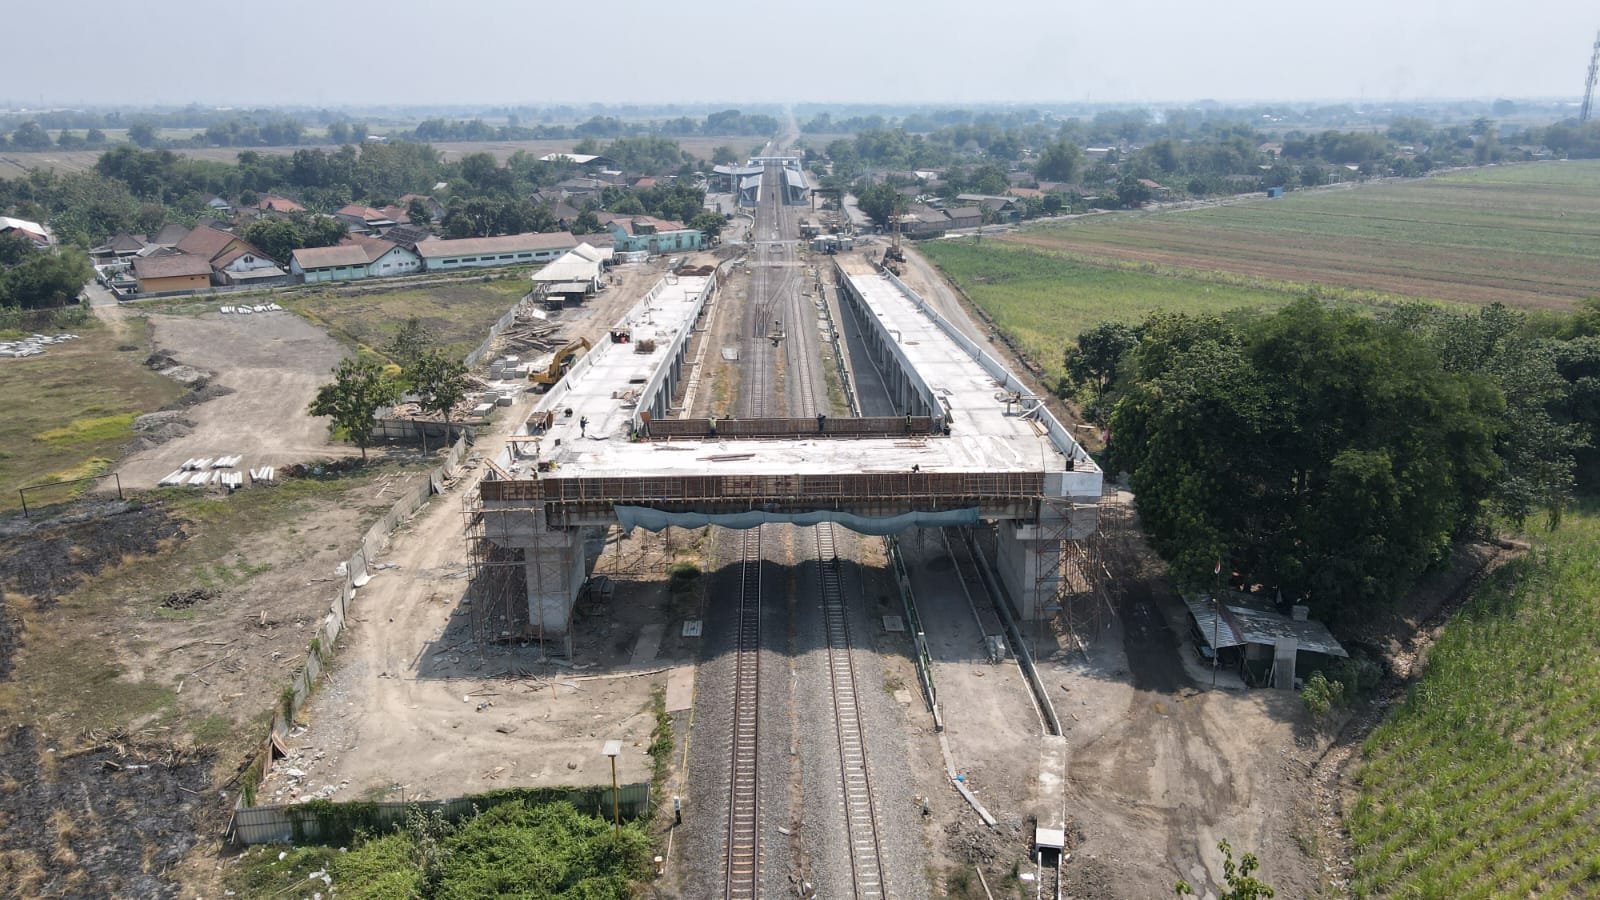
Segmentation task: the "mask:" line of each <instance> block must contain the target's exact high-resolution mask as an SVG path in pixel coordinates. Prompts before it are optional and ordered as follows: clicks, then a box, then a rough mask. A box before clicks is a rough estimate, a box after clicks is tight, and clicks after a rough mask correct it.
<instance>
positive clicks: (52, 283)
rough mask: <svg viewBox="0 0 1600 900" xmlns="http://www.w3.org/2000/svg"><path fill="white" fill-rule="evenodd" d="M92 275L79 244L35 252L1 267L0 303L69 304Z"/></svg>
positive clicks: (24, 305)
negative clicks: (14, 262)
mask: <svg viewBox="0 0 1600 900" xmlns="http://www.w3.org/2000/svg"><path fill="white" fill-rule="evenodd" d="M93 277H94V267H93V266H91V265H90V264H89V257H88V256H86V255H85V254H84V252H83V251H82V250H79V249H77V248H76V247H62V248H61V249H60V250H59V251H57V252H50V251H43V250H36V251H32V252H30V253H28V255H27V256H26V257H24V258H23V259H22V261H21V262H18V263H17V264H16V265H13V266H7V267H5V268H0V306H20V307H22V308H23V309H47V308H51V307H57V306H66V305H68V304H69V303H73V302H74V301H76V300H77V298H78V293H79V292H80V291H82V290H83V286H84V285H85V284H88V283H89V279H91V278H93Z"/></svg>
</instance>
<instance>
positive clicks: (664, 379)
mask: <svg viewBox="0 0 1600 900" xmlns="http://www.w3.org/2000/svg"><path fill="white" fill-rule="evenodd" d="M836 276H837V281H838V289H839V294H840V299H841V306H842V307H843V308H845V309H847V310H850V311H851V312H853V313H854V314H855V315H856V317H857V319H858V321H860V323H861V324H862V332H863V334H864V335H865V337H866V343H867V345H868V347H869V352H870V353H871V354H872V355H873V356H874V358H875V359H874V362H875V363H876V364H877V365H878V367H879V368H880V370H881V371H882V372H883V376H884V379H885V384H886V385H887V386H888V387H889V390H890V393H891V396H892V397H894V399H895V401H896V403H897V404H898V405H899V407H900V409H901V411H902V413H903V416H901V417H897V418H883V419H880V420H873V422H881V423H882V424H881V426H880V425H877V424H869V423H868V422H867V420H859V423H858V424H860V426H861V427H859V428H845V429H840V428H835V429H832V430H831V432H830V429H828V428H827V427H826V423H823V427H821V428H820V429H819V430H818V432H816V433H810V434H796V433H786V434H776V435H773V436H767V437H751V436H748V435H741V436H739V437H732V436H722V435H717V436H713V435H711V434H709V433H703V434H700V435H698V436H696V435H694V434H689V435H687V436H685V435H684V434H683V429H680V428H663V429H661V430H662V431H664V432H668V431H670V432H673V434H672V436H671V437H670V439H663V438H657V437H653V436H652V434H651V428H650V426H651V423H652V422H655V421H658V420H663V419H665V418H666V417H667V416H668V415H669V414H670V413H671V411H672V398H673V395H674V391H675V390H676V388H677V385H678V382H679V379H680V378H681V377H682V370H683V366H684V362H685V358H686V355H687V348H688V344H689V339H690V337H691V335H692V334H693V331H694V328H695V325H696V323H697V322H698V321H699V320H700V318H701V316H702V314H703V313H704V311H705V309H706V306H707V304H708V303H711V302H714V297H715V294H716V290H717V276H704V277H682V278H668V279H664V280H663V281H662V282H661V283H660V284H658V285H657V286H656V287H655V288H654V289H652V290H651V291H650V293H649V294H648V295H647V296H646V297H645V298H644V299H643V300H641V301H640V303H639V304H638V305H636V306H635V307H634V308H633V309H632V310H631V311H630V312H629V313H628V315H627V316H626V317H625V319H624V320H623V321H622V322H619V323H618V325H617V327H616V329H615V330H614V334H615V335H616V337H617V340H616V341H614V342H607V341H602V342H601V344H600V345H599V346H597V347H595V348H593V349H591V350H590V351H589V353H588V354H587V355H586V356H584V357H583V358H582V359H580V360H579V361H578V362H577V363H576V364H575V365H574V366H573V367H572V369H571V370H570V371H569V372H568V373H567V375H566V376H565V377H564V378H563V379H562V381H561V382H559V383H558V384H557V385H555V386H554V387H553V388H552V389H551V391H550V392H549V393H548V394H547V395H546V396H545V397H543V398H542V399H541V400H540V402H539V403H538V404H536V405H535V407H534V411H533V413H532V414H531V416H530V418H529V420H528V423H527V424H526V425H525V426H524V428H523V429H522V431H521V434H519V435H518V436H517V437H515V438H513V439H512V441H511V442H510V443H509V444H508V445H507V448H506V450H505V451H504V452H503V453H501V454H500V456H499V457H498V458H497V459H496V460H495V463H496V468H497V471H495V472H491V474H490V476H489V477H487V478H485V480H484V481H483V482H482V483H481V484H480V486H479V495H478V498H477V507H476V508H477V513H476V515H475V516H469V528H472V529H475V530H476V532H477V538H476V539H478V540H486V541H489V542H491V543H493V544H494V545H496V546H498V547H502V548H516V549H520V550H522V551H523V557H524V559H525V560H526V567H527V570H526V575H527V578H526V581H527V584H528V597H529V607H530V620H532V621H534V622H536V623H539V624H540V625H541V627H543V628H544V629H546V631H547V632H548V631H550V630H554V631H556V632H560V631H562V630H564V629H565V627H566V621H567V615H568V612H569V611H570V608H571V604H572V601H573V599H574V598H575V597H576V596H577V593H578V591H579V589H580V588H581V585H582V582H583V578H584V574H585V573H584V571H583V559H582V557H583V553H582V544H583V535H582V532H583V530H584V529H585V528H592V527H598V526H603V525H607V524H610V523H614V522H617V521H621V522H623V523H624V524H625V525H628V526H630V527H631V526H633V525H637V524H643V525H645V527H660V526H661V525H662V524H685V525H700V524H706V523H707V522H712V523H719V524H727V525H731V526H733V527H750V525H751V524H755V523H756V522H758V521H772V520H774V519H773V518H772V517H774V516H776V517H777V520H783V518H784V517H785V516H796V517H798V516H815V515H816V514H818V513H824V514H837V515H838V518H837V521H841V522H843V523H845V524H847V525H849V526H850V527H856V528H858V529H861V530H879V529H884V528H893V527H903V525H904V524H905V523H907V522H910V521H916V520H917V518H916V517H918V516H922V517H925V518H926V519H927V523H928V524H935V523H939V522H945V519H941V518H939V517H940V516H945V517H950V516H956V515H958V514H959V515H960V516H965V518H964V519H963V521H965V522H967V523H970V522H972V521H975V520H976V519H977V518H979V517H981V518H987V519H993V520H1003V521H1005V522H1007V523H1009V524H1007V525H1005V526H1003V527H1002V528H1001V531H1000V557H1001V560H1000V561H1001V567H1002V575H1003V576H1004V577H1005V581H1006V583H1007V586H1008V588H1009V589H1010V590H1011V592H1012V595H1013V599H1014V601H1015V602H1016V603H1017V605H1018V606H1019V607H1020V608H1021V609H1023V610H1025V611H1031V609H1032V607H1033V606H1034V605H1035V603H1036V602H1040V598H1041V597H1042V596H1043V594H1044V593H1045V592H1050V591H1053V586H1052V584H1051V575H1050V573H1051V572H1053V571H1056V570H1057V569H1058V568H1059V562H1058V561H1059V557H1060V555H1061V546H1062V542H1063V541H1065V540H1068V539H1075V538H1082V537H1084V536H1087V534H1088V533H1089V532H1091V531H1092V530H1093V528H1094V515H1093V511H1094V509H1095V504H1096V503H1097V501H1098V499H1099V495H1100V490H1101V480H1102V476H1101V472H1100V469H1099V467H1098V466H1096V465H1095V463H1094V461H1093V460H1092V459H1091V458H1090V457H1089V456H1088V454H1087V453H1085V452H1084V451H1083V449H1082V448H1081V447H1079V446H1078V444H1077V443H1076V441H1074V440H1073V438H1072V436H1071V434H1070V432H1069V431H1068V430H1067V429H1066V428H1065V427H1064V426H1063V425H1062V424H1061V423H1060V422H1059V421H1057V420H1056V419H1055V418H1054V417H1053V416H1052V415H1051V414H1050V413H1049V411H1048V410H1047V409H1046V408H1045V407H1044V405H1043V403H1042V401H1041V400H1040V399H1039V398H1038V397H1036V396H1034V395H1033V394H1032V393H1031V392H1030V391H1029V390H1028V389H1027V387H1026V386H1025V385H1024V384H1023V383H1022V382H1021V381H1020V380H1019V379H1018V378H1017V377H1016V376H1015V375H1014V374H1012V373H1011V372H1009V371H1008V370H1006V369H1005V367H1004V366H1003V365H1001V364H1000V363H999V362H998V361H997V360H994V359H993V358H991V357H989V356H987V355H986V354H985V353H984V352H983V351H982V350H981V349H980V348H978V347H977V346H976V345H974V344H973V343H972V342H971V340H970V339H969V338H967V337H966V336H965V335H964V334H963V333H961V332H960V331H959V330H958V329H956V328H955V327H954V326H952V325H951V324H950V323H949V322H946V321H945V320H943V319H942V318H941V317H940V316H939V315H938V314H937V313H936V312H935V311H933V310H932V309H931V308H929V307H928V305H927V304H926V303H925V302H923V301H922V299H921V298H920V297H918V296H917V295H916V294H915V293H914V292H912V291H911V290H910V289H909V288H907V287H906V286H905V285H904V284H903V283H901V282H900V281H899V280H898V279H896V278H894V277H893V276H891V275H888V274H886V273H883V272H881V271H879V270H878V269H876V268H875V267H873V266H872V265H870V264H869V263H867V262H865V261H864V260H860V259H844V260H840V261H839V262H838V265H837V268H836ZM794 327H803V326H801V325H799V323H795V325H794ZM773 422H774V423H775V424H774V425H773V426H772V427H773V428H774V429H776V430H778V431H786V432H792V431H793V430H794V427H793V423H792V422H791V423H789V424H787V425H782V422H781V420H773ZM706 424H707V430H708V431H709V427H710V423H709V422H707V423H706ZM780 426H781V427H780ZM726 427H727V423H724V428H726ZM880 428H881V431H882V433H881V434H874V433H872V432H873V431H875V430H878V429H880ZM696 430H698V428H696ZM732 430H738V429H732ZM863 432H867V433H863ZM641 511H643V513H642V512H641ZM644 513H648V515H645V514H644ZM755 513H759V514H760V515H759V516H758V517H756V518H752V517H751V515H752V514H755ZM908 516H909V517H911V518H908ZM674 517H681V518H674ZM719 517H721V518H719ZM955 522H956V518H950V519H949V520H948V522H946V523H947V524H953V523H955ZM880 533H881V532H880Z"/></svg>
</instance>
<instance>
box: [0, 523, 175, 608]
mask: <svg viewBox="0 0 1600 900" xmlns="http://www.w3.org/2000/svg"><path fill="white" fill-rule="evenodd" d="M186 536H187V535H186V534H185V533H184V530H183V525H182V523H181V522H179V521H178V520H177V519H174V518H172V517H171V516H169V515H168V514H167V511H166V510H165V509H164V508H163V507H162V506H161V505H160V504H156V503H132V502H126V503H125V502H122V501H98V500H97V501H84V502H80V503H74V504H71V505H69V506H67V507H65V508H64V509H63V510H62V511H60V513H59V514H58V515H56V516H53V517H51V518H46V519H25V518H23V517H21V516H13V517H11V518H8V519H4V520H0V587H7V588H10V589H11V590H12V591H14V592H16V593H18V594H24V595H27V596H28V597H31V598H32V599H33V601H34V604H35V605H36V606H37V607H38V608H40V609H44V608H46V607H48V606H50V605H52V604H54V603H55V602H56V599H57V598H58V597H60V596H61V595H63V594H66V593H69V592H70V591H72V590H73V589H74V588H76V587H77V586H78V585H79V584H80V583H82V582H83V581H84V580H85V579H87V578H89V577H92V576H93V575H95V574H96V573H98V572H99V571H100V570H101V569H104V568H106V567H107V566H113V565H116V564H117V563H119V562H121V561H122V560H123V559H124V558H126V557H131V556H145V555H148V554H151V553H154V552H156V551H157V550H159V549H160V548H161V545H162V544H163V543H164V542H166V541H168V540H173V539H176V540H183V539H184V538H185V537H186Z"/></svg>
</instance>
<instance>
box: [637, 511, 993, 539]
mask: <svg viewBox="0 0 1600 900" xmlns="http://www.w3.org/2000/svg"><path fill="white" fill-rule="evenodd" d="M615 509H616V512H617V521H618V522H620V523H622V528H623V530H624V531H632V530H633V529H635V528H643V529H644V530H646V531H660V530H661V529H663V528H666V527H668V526H674V527H677V528H700V527H702V526H705V525H720V526H722V527H723V528H756V527H759V526H761V525H771V524H777V523H783V524H788V525H816V524H818V523H821V522H833V523H834V524H836V525H842V526H844V527H845V528H848V529H850V530H851V531H854V532H856V533H857V534H870V535H877V536H880V537H881V536H884V535H890V534H899V533H900V532H902V531H905V530H906V529H907V528H942V527H943V526H946V525H976V524H978V508H977V507H976V506H972V507H968V508H966V509H941V510H937V511H931V512H907V513H900V514H899V515H894V516H863V515H857V514H856V513H850V512H840V511H839V510H832V509H819V510H813V511H811V512H797V513H782V512H767V511H765V510H759V509H752V510H748V511H746V512H737V513H696V512H667V511H665V510H660V509H650V508H649V507H646V506H618V507H615Z"/></svg>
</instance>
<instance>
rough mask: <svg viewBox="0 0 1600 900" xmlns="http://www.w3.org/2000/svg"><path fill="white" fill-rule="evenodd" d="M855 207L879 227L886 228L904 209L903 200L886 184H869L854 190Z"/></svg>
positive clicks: (891, 186)
mask: <svg viewBox="0 0 1600 900" xmlns="http://www.w3.org/2000/svg"><path fill="white" fill-rule="evenodd" d="M855 193H856V206H858V207H860V208H861V211H862V212H864V213H866V214H867V216H868V217H869V218H871V219H872V221H873V222H874V223H875V224H876V225H877V226H878V227H879V228H888V227H889V225H890V223H892V222H893V221H894V218H895V216H897V215H899V214H900V213H901V211H903V210H904V209H905V198H904V197H901V196H900V192H899V191H897V190H895V188H894V185H892V184H888V183H886V182H882V181H880V182H878V183H876V184H869V185H866V186H864V187H859V188H857V189H856V192H855Z"/></svg>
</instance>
